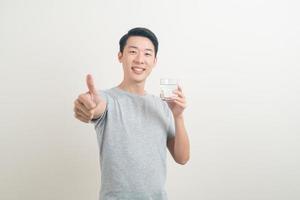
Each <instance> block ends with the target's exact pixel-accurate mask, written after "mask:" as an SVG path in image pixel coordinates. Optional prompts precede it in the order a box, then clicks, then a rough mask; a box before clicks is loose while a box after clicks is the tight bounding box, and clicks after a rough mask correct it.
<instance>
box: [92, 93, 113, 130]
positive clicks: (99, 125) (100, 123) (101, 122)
mask: <svg viewBox="0 0 300 200" xmlns="http://www.w3.org/2000/svg"><path fill="white" fill-rule="evenodd" d="M98 93H99V94H100V95H101V97H102V98H103V100H104V101H106V108H105V110H104V112H103V113H102V115H101V116H100V117H99V118H97V119H93V120H91V123H92V124H93V125H94V127H95V129H96V131H97V132H98V133H100V134H101V133H102V132H103V129H104V127H105V123H106V118H107V112H108V104H109V102H108V96H107V94H106V93H105V92H104V91H102V90H99V91H98Z"/></svg>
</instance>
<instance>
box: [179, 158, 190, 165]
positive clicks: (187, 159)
mask: <svg viewBox="0 0 300 200" xmlns="http://www.w3.org/2000/svg"><path fill="white" fill-rule="evenodd" d="M189 160H190V158H189V157H187V158H183V159H178V160H176V162H177V163H178V164H180V165H185V164H187V162H188V161H189Z"/></svg>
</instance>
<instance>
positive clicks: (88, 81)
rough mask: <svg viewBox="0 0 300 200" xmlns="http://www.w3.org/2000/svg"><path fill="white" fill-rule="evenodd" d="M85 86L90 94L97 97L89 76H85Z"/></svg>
mask: <svg viewBox="0 0 300 200" xmlns="http://www.w3.org/2000/svg"><path fill="white" fill-rule="evenodd" d="M86 84H87V87H88V89H89V92H90V94H93V95H97V90H96V87H95V84H94V80H93V77H92V75H91V74H88V75H87V76H86Z"/></svg>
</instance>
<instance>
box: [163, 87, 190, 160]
mask: <svg viewBox="0 0 300 200" xmlns="http://www.w3.org/2000/svg"><path fill="white" fill-rule="evenodd" d="M174 93H175V94H176V95H177V96H176V97H174V98H173V99H172V100H171V101H169V102H167V103H168V105H169V107H170V109H171V111H172V113H173V118H174V121H175V137H173V138H171V139H169V140H168V141H167V146H168V149H169V151H170V153H171V155H172V156H173V158H174V160H175V161H176V162H177V163H179V164H182V165H184V164H186V163H187V161H188V160H189V158H190V144H189V138H188V135H187V132H186V130H185V125H184V119H183V111H184V109H185V108H186V100H185V96H184V94H183V92H182V88H181V87H180V86H178V90H175V91H174Z"/></svg>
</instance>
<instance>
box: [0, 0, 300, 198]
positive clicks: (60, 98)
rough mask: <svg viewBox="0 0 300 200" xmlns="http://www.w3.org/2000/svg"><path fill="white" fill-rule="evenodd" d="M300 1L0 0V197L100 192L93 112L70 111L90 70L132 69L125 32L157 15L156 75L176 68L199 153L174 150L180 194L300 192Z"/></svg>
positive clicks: (101, 80)
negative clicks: (82, 115) (180, 156)
mask: <svg viewBox="0 0 300 200" xmlns="http://www.w3.org/2000/svg"><path fill="white" fill-rule="evenodd" d="M299 10H300V3H299V1H296V0H294V1H293V0H282V1H279V0H275V1H274V0H273V1H271V0H253V1H246V0H243V1H241V0H228V1H222V0H203V1H171V0H169V1H167V0H160V1H153V0H152V1H141V0H126V1H116V0H105V1H96V0H85V1H78V0H73V1H71V0H69V1H68V0H52V1H50V0H48V1H46V0H43V1H41V0H27V1H21V0H0V67H1V71H0V81H1V83H0V95H1V103H0V120H1V121H0V123H1V124H0V132H1V134H0V199H1V200H2V199H3V200H19V199H24V200H40V199H43V200H50V199H51V200H69V199H72V200H96V199H97V197H98V190H99V188H100V172H99V160H98V146H97V141H96V135H95V133H94V129H93V126H92V125H91V124H84V123H80V122H79V121H77V120H76V119H75V118H74V117H73V110H72V109H73V101H74V100H75V99H76V98H77V96H78V95H79V94H80V93H81V92H85V91H86V90H87V87H86V85H85V76H86V74H87V73H91V74H93V75H94V78H95V82H96V85H97V87H98V89H107V88H111V87H113V86H116V85H117V84H119V83H120V81H121V80H122V78H123V71H122V67H121V65H120V64H119V63H118V61H117V53H118V48H119V47H118V41H119V39H120V37H121V36H122V35H123V34H125V33H126V32H127V31H128V30H129V29H130V28H133V27H136V26H143V27H148V28H150V29H151V30H153V31H154V32H155V33H156V34H157V36H158V38H159V41H160V46H159V52H158V64H157V67H156V68H155V70H154V71H153V73H152V74H151V76H150V78H149V79H148V81H147V85H146V90H148V92H151V93H155V94H157V95H158V92H159V78H161V77H176V78H180V80H181V83H182V87H183V91H184V93H185V95H186V96H187V101H188V108H187V109H186V111H185V122H186V127H187V130H188V133H189V137H190V142H191V160H190V162H189V163H188V164H187V165H185V166H180V165H178V164H176V163H175V162H174V161H173V160H172V159H171V157H170V155H169V157H168V158H169V160H168V179H167V184H166V187H167V191H168V193H169V198H170V200H182V199H188V200H285V199H289V200H298V199H300V192H299V185H300V135H299V134H300V125H299V124H300V123H299V121H300V104H299V100H300V79H299V78H300V69H299V67H300V36H299V35H300V14H299V13H300V12H299Z"/></svg>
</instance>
